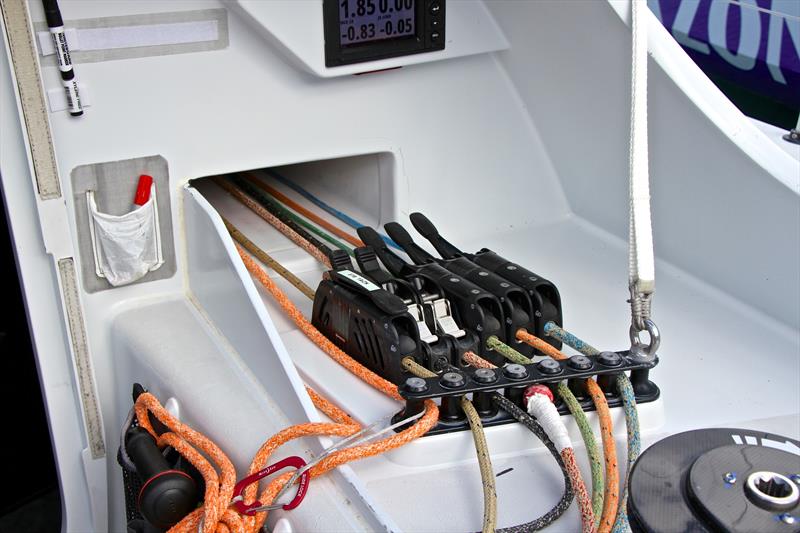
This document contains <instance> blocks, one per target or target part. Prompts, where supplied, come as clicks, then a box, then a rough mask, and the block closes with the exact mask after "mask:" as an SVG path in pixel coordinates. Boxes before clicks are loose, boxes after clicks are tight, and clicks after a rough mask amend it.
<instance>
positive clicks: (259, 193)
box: [234, 177, 353, 256]
mask: <svg viewBox="0 0 800 533" xmlns="http://www.w3.org/2000/svg"><path fill="white" fill-rule="evenodd" d="M234 182H235V183H236V185H238V186H239V188H241V189H244V190H245V192H247V194H249V195H250V196H254V197H257V198H256V199H257V200H259V199H260V200H262V201H264V202H266V203H268V204H269V205H272V206H273V208H274V209H275V210H276V211H279V212H280V213H281V214H283V215H284V216H286V217H288V218H290V219H291V220H293V221H294V222H295V223H297V224H299V225H300V226H303V227H304V228H306V229H307V230H308V231H310V232H312V233H316V234H317V235H318V236H320V237H321V238H323V239H325V240H326V241H328V242H329V243H331V244H332V245H334V246H336V247H337V248H341V249H342V250H344V251H345V252H347V253H348V254H350V255H351V256H352V255H353V250H351V249H350V248H349V247H347V246H345V245H344V244H342V242H341V241H339V240H338V239H336V238H335V237H333V236H331V235H328V234H327V233H326V232H324V231H322V230H321V229H319V228H318V227H317V226H315V225H314V224H312V223H311V222H309V221H308V220H306V219H304V218H303V217H301V216H300V215H298V214H296V213H295V212H294V211H292V210H290V209H289V208H287V207H286V206H285V205H284V204H283V203H281V202H280V200H278V199H277V198H275V197H274V196H272V195H271V194H269V193H267V192H265V191H264V190H262V189H259V188H257V187H253V186H252V185H250V184H249V183H247V181H245V180H244V179H241V178H238V177H236V178H234Z"/></svg>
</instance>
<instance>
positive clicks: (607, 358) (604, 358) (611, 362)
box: [597, 352, 622, 366]
mask: <svg viewBox="0 0 800 533" xmlns="http://www.w3.org/2000/svg"><path fill="white" fill-rule="evenodd" d="M597 362H598V363H600V364H601V365H603V366H619V365H621V364H622V357H620V355H619V354H618V353H617V352H602V353H601V354H600V355H598V356H597Z"/></svg>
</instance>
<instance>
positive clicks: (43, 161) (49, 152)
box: [0, 0, 61, 200]
mask: <svg viewBox="0 0 800 533" xmlns="http://www.w3.org/2000/svg"><path fill="white" fill-rule="evenodd" d="M0 4H2V10H3V20H4V22H5V28H6V34H7V36H8V43H9V48H10V51H11V62H12V64H13V66H14V72H15V74H16V78H17V88H18V90H19V95H20V101H21V104H22V114H23V117H24V119H25V129H26V131H27V134H28V145H29V147H30V151H31V156H32V159H33V171H34V176H35V178H36V189H37V190H38V192H39V196H40V197H41V199H42V200H53V199H56V198H61V184H60V182H59V179H58V167H57V166H56V157H55V152H54V151H53V139H52V135H51V133H50V123H49V122H48V119H47V107H46V103H45V97H44V92H43V91H42V80H41V77H40V76H39V64H38V62H37V60H36V54H37V52H36V44H35V43H34V40H33V34H32V33H31V27H30V18H29V14H28V7H27V3H26V2H25V0H2V1H1V2H0Z"/></svg>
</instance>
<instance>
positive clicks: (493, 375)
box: [472, 368, 497, 383]
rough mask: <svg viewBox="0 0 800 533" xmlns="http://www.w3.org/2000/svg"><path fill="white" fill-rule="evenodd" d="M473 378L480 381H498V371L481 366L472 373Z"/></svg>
mask: <svg viewBox="0 0 800 533" xmlns="http://www.w3.org/2000/svg"><path fill="white" fill-rule="evenodd" d="M472 379H474V380H475V381H477V382H478V383H493V382H495V381H497V372H495V371H494V370H492V369H491V368H479V369H477V370H476V371H475V373H474V374H472Z"/></svg>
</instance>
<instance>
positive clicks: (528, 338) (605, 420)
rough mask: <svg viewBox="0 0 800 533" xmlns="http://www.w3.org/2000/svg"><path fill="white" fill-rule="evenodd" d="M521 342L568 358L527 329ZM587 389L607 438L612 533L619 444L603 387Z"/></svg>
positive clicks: (606, 520) (604, 530)
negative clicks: (615, 439)
mask: <svg viewBox="0 0 800 533" xmlns="http://www.w3.org/2000/svg"><path fill="white" fill-rule="evenodd" d="M517 339H518V340H520V341H522V342H524V343H526V344H528V345H530V346H532V347H534V348H536V349H537V350H539V351H540V352H542V353H545V354H547V355H549V356H550V357H552V358H553V359H557V360H563V359H567V356H566V355H564V354H563V353H562V352H561V351H560V350H558V349H557V348H555V347H553V346H551V345H550V344H548V343H547V342H545V341H543V340H542V339H540V338H539V337H536V336H535V335H531V334H530V333H528V332H527V331H525V330H524V329H520V330H519V331H517ZM586 389H587V392H588V393H589V396H590V397H591V399H592V401H593V402H594V405H595V408H596V409H597V416H598V418H599V419H600V435H601V437H602V439H603V455H604V456H605V463H606V483H605V495H604V498H603V514H602V516H601V518H600V526H599V527H598V532H599V533H609V532H610V531H611V529H612V528H613V527H614V520H615V517H616V515H617V507H618V505H619V471H618V465H617V444H616V442H615V441H614V429H613V425H612V422H611V410H610V409H609V408H608V401H607V400H606V395H605V393H604V392H603V391H602V389H601V388H600V385H598V384H597V382H596V381H595V380H593V379H587V380H586Z"/></svg>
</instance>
